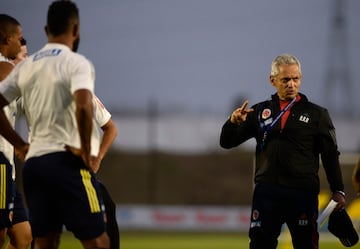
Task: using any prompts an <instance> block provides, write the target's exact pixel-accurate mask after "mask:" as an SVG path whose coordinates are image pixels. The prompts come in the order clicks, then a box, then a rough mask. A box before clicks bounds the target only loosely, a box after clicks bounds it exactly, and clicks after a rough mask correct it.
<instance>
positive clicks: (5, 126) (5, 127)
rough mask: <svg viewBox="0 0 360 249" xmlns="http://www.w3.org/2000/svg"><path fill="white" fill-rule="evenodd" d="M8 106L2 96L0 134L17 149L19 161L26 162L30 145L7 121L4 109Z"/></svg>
mask: <svg viewBox="0 0 360 249" xmlns="http://www.w3.org/2000/svg"><path fill="white" fill-rule="evenodd" d="M8 104H9V102H8V101H7V100H6V99H5V97H4V96H3V95H2V94H0V124H1V125H0V134H1V135H2V136H3V137H4V138H5V139H6V140H8V141H9V143H11V144H12V145H13V146H14V147H15V149H16V156H17V157H18V158H19V159H21V160H24V159H25V155H26V153H27V151H28V149H29V145H28V144H27V143H26V142H24V140H23V139H22V138H21V137H20V136H19V135H18V134H17V133H16V131H15V130H14V129H13V128H12V126H11V124H10V122H9V120H8V119H7V117H6V115H5V112H4V107H5V106H6V105H8Z"/></svg>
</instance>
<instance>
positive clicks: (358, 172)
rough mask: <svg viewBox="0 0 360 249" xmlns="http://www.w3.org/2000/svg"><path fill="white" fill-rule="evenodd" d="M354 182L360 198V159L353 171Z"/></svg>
mask: <svg viewBox="0 0 360 249" xmlns="http://www.w3.org/2000/svg"><path fill="white" fill-rule="evenodd" d="M352 182H353V186H354V190H355V192H356V194H357V196H360V157H359V159H358V161H357V163H356V165H355V168H354V171H353V175H352Z"/></svg>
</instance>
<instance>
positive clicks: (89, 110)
mask: <svg viewBox="0 0 360 249" xmlns="http://www.w3.org/2000/svg"><path fill="white" fill-rule="evenodd" d="M74 101H75V106H76V109H75V117H76V121H77V125H78V131H79V135H80V144H81V157H82V159H83V160H84V163H85V165H86V166H88V167H91V145H90V143H91V131H92V118H93V105H92V93H91V92H90V91H89V90H87V89H79V90H77V91H75V92H74Z"/></svg>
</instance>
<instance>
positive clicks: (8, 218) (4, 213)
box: [0, 152, 15, 229]
mask: <svg viewBox="0 0 360 249" xmlns="http://www.w3.org/2000/svg"><path fill="white" fill-rule="evenodd" d="M14 185H15V182H14V180H13V179H12V166H11V165H10V163H9V161H8V160H7V158H6V157H5V156H4V154H3V153H2V152H0V229H4V228H6V227H11V222H12V216H13V207H14Z"/></svg>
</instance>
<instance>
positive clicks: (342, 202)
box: [331, 192, 346, 210]
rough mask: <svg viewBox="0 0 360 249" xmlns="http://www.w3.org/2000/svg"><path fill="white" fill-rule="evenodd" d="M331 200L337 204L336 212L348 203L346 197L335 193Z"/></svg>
mask: <svg viewBox="0 0 360 249" xmlns="http://www.w3.org/2000/svg"><path fill="white" fill-rule="evenodd" d="M331 199H333V200H334V201H336V202H337V205H336V207H335V209H334V210H339V209H341V208H343V207H345V204H346V201H345V197H344V195H342V194H340V193H339V192H334V193H333V194H332V197H331Z"/></svg>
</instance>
